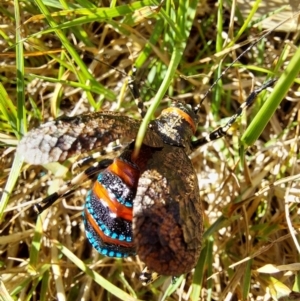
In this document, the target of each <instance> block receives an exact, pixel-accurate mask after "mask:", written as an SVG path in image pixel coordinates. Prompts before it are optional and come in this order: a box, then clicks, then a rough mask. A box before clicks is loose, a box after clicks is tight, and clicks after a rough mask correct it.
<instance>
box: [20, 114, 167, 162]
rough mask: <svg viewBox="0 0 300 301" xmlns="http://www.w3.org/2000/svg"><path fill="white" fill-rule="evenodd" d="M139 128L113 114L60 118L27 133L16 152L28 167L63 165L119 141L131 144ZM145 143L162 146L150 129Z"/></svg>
mask: <svg viewBox="0 0 300 301" xmlns="http://www.w3.org/2000/svg"><path fill="white" fill-rule="evenodd" d="M139 127H140V120H135V119H132V118H130V117H126V116H123V115H121V114H120V113H116V112H96V113H92V114H84V115H79V116H74V117H63V118H59V119H57V120H54V121H51V122H47V123H45V124H42V125H41V126H40V127H38V128H36V129H33V130H31V131H30V132H28V133H27V134H26V135H25V136H24V137H23V139H22V140H21V141H20V143H19V145H18V148H17V152H18V154H19V155H21V156H22V157H23V158H24V160H25V161H26V162H28V163H31V164H45V163H48V162H56V161H64V160H66V159H67V158H69V157H71V156H73V155H77V154H81V153H85V152H88V151H91V150H94V149H97V148H100V147H104V146H106V145H107V144H108V143H110V142H112V141H115V140H116V139H119V138H122V137H124V138H126V139H129V140H131V139H132V140H133V139H135V138H136V135H137V132H138V130H139ZM144 143H145V144H147V145H150V146H152V147H161V146H162V142H161V139H160V137H159V136H158V135H157V134H156V133H155V132H154V131H152V130H151V129H149V130H148V132H147V133H146V136H145V139H144Z"/></svg>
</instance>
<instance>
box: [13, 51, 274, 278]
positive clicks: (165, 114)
mask: <svg viewBox="0 0 300 301" xmlns="http://www.w3.org/2000/svg"><path fill="white" fill-rule="evenodd" d="M246 51H247V50H246ZM274 82H275V80H270V81H268V82H266V83H265V84H264V85H262V86H261V87H259V88H257V89H256V90H254V91H253V92H252V93H251V94H250V95H249V97H248V98H247V99H246V102H245V103H244V104H243V105H242V106H241V107H240V108H239V109H238V111H237V112H236V114H235V115H233V116H232V117H231V118H230V119H229V121H228V122H227V123H226V124H225V125H224V126H221V127H219V128H217V129H216V130H214V131H213V132H211V133H210V134H209V135H208V136H206V137H204V138H200V139H198V140H195V141H192V137H193V136H194V134H195V133H196V129H197V125H198V123H199V117H198V113H199V106H197V107H195V108H192V107H191V106H190V105H187V104H185V103H184V102H181V101H173V103H172V105H171V106H170V107H169V108H167V109H165V110H163V111H162V112H161V115H160V116H159V117H158V118H157V119H155V120H153V121H151V122H150V123H149V126H148V129H147V131H146V134H145V137H144V140H143V144H142V147H141V149H140V151H139V153H138V155H136V154H135V153H134V142H135V138H136V136H137V133H138V130H139V127H140V123H141V121H140V120H135V119H133V118H130V117H127V116H124V115H122V114H120V113H116V112H109V111H107V112H96V113H92V114H84V115H79V116H75V117H62V118H59V119H57V120H55V121H51V122H48V123H45V124H43V125H41V126H40V127H38V128H36V129H33V130H31V131H30V132H29V133H27V135H25V136H24V137H23V139H22V140H21V142H20V143H19V146H18V149H17V152H18V153H19V154H20V155H21V156H22V157H23V158H24V160H25V161H26V162H28V163H31V164H45V163H48V162H55V161H60V162H61V161H64V160H66V159H67V158H69V157H71V156H73V155H78V154H81V153H82V152H88V151H91V150H96V149H99V148H102V147H105V146H107V145H108V144H109V143H111V142H113V141H115V140H117V139H120V138H126V140H128V141H131V142H130V143H129V144H128V146H127V147H126V148H125V149H124V150H123V151H122V153H121V154H120V156H119V157H117V158H115V159H114V160H110V159H105V160H101V161H99V162H96V163H95V164H93V166H92V167H90V168H88V169H87V170H85V171H84V172H83V173H81V174H79V175H78V176H76V177H75V178H74V179H73V180H72V181H70V183H68V184H67V185H66V186H65V187H62V188H61V189H60V190H59V191H58V192H57V193H54V194H52V195H50V196H49V197H47V198H46V199H44V200H43V201H42V202H41V203H40V204H37V205H36V211H37V212H38V213H40V212H42V211H43V210H45V209H46V208H48V207H49V206H51V204H53V203H54V202H55V201H56V200H57V199H58V198H60V197H63V196H66V195H67V194H68V193H69V191H68V190H70V186H72V185H74V184H77V183H79V182H81V181H83V180H85V179H86V178H94V176H95V174H98V175H97V179H96V181H95V182H94V184H93V188H92V189H91V191H90V192H89V193H88V195H87V198H86V203H85V206H84V210H83V220H84V224H85V229H86V235H87V238H88V240H89V241H90V242H91V244H92V245H93V247H94V248H95V249H96V250H97V251H98V252H99V253H101V254H103V255H105V256H109V257H119V258H122V257H127V256H132V255H135V254H137V255H139V257H140V259H141V260H142V261H143V262H144V263H145V264H146V265H147V267H148V269H149V270H150V271H154V272H156V273H159V274H162V275H171V276H179V275H181V274H183V273H186V272H189V271H190V270H191V269H193V268H194V267H195V265H196V263H197V261H198V258H199V255H200V251H201V241H202V232H203V225H202V224H203V222H202V208H201V202H200V197H199V187H198V180H197V175H196V173H195V170H194V168H193V165H192V163H191V160H190V159H189V157H188V156H189V155H190V154H191V153H192V152H193V151H194V150H195V149H196V148H198V147H199V146H201V145H204V144H206V143H207V142H210V141H213V140H216V139H219V138H221V137H223V136H225V135H226V133H227V131H228V130H229V128H230V127H231V125H232V124H233V123H234V122H235V120H236V119H237V118H238V117H239V116H240V115H241V114H242V112H243V111H244V110H245V109H247V108H248V107H249V106H251V104H252V103H253V101H254V100H255V98H256V97H257V95H258V94H259V93H260V92H261V91H262V90H264V89H266V88H267V87H270V86H272V85H273V84H274ZM131 90H132V91H133V95H134V97H135V98H136V99H139V95H138V93H137V92H136V89H135V88H134V87H132V88H131ZM138 107H139V109H140V111H141V112H142V116H143V115H144V113H143V112H144V110H143V106H142V104H141V102H139V105H138Z"/></svg>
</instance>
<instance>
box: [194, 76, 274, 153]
mask: <svg viewBox="0 0 300 301" xmlns="http://www.w3.org/2000/svg"><path fill="white" fill-rule="evenodd" d="M276 81H277V79H271V80H269V81H268V82H266V83H265V84H263V85H262V86H261V87H260V88H258V89H256V90H254V91H253V92H252V93H251V94H250V95H249V96H248V98H247V99H246V101H245V102H244V103H243V104H242V105H241V106H240V107H239V108H238V110H237V112H236V113H235V114H234V115H233V116H232V117H231V118H230V119H229V121H228V122H227V123H226V124H225V125H223V126H220V127H218V128H217V129H216V130H214V131H212V132H211V133H209V134H208V135H207V136H206V137H203V138H200V139H198V140H196V141H192V147H193V148H194V149H195V148H197V147H199V146H201V145H204V144H206V143H208V142H210V141H214V140H217V139H219V138H222V137H224V136H225V135H226V134H227V132H228V130H229V129H230V127H231V126H232V125H233V123H234V122H235V121H236V119H237V118H238V117H240V116H241V115H242V113H243V112H244V111H245V110H247V109H248V108H249V107H250V106H251V105H252V104H253V102H254V100H255V99H256V97H257V96H258V94H259V93H260V92H261V91H263V90H265V89H266V88H268V87H271V86H272V85H273V84H274V83H275V82H276Z"/></svg>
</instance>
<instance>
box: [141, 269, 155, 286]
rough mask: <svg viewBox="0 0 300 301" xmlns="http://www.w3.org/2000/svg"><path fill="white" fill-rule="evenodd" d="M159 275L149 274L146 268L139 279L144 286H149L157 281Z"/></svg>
mask: <svg viewBox="0 0 300 301" xmlns="http://www.w3.org/2000/svg"><path fill="white" fill-rule="evenodd" d="M159 277H160V275H159V274H158V273H156V272H151V271H150V270H149V269H148V267H147V266H146V267H145V268H144V269H143V271H142V272H141V274H140V276H139V279H140V281H141V282H142V284H143V285H144V286H146V285H149V284H151V283H152V282H154V281H155V280H157V279H158V278H159Z"/></svg>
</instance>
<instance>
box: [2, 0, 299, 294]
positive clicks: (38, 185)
mask: <svg viewBox="0 0 300 301" xmlns="http://www.w3.org/2000/svg"><path fill="white" fill-rule="evenodd" d="M191 2H192V1H191ZM51 3H52V5H53V6H52V7H51V6H49V7H48V9H49V10H50V11H51V12H52V13H55V12H60V11H62V12H65V11H66V10H65V9H63V8H57V6H56V5H58V4H59V3H58V2H51ZM135 3H137V2H135ZM150 3H152V2H150ZM36 4H39V5H40V2H39V1H36ZM82 5H85V7H86V8H87V7H88V5H91V2H88V1H84V2H80V1H79V2H78V3H74V7H77V8H79V7H82ZM105 5H107V7H108V3H106V2H105V1H104V3H103V6H105ZM119 5H121V4H119ZM168 5H169V1H166V3H164V4H163V6H162V8H163V10H161V11H160V12H157V13H154V14H153V15H152V18H151V19H143V18H141V16H143V15H141V14H143V13H145V12H146V11H145V10H143V11H140V13H139V14H137V15H135V16H138V17H139V18H141V19H140V20H136V19H135V21H138V24H135V25H134V26H133V25H132V23H130V22H131V21H130V20H129V19H126V18H129V17H130V16H131V15H132V13H129V12H128V13H127V14H125V16H123V15H122V16H119V15H117V16H116V17H115V18H114V19H112V18H111V17H110V16H108V17H107V18H106V19H105V20H103V19H102V20H101V21H98V22H96V20H97V18H95V19H94V18H93V16H94V15H93V11H92V10H91V9H89V10H86V11H85V14H82V13H80V12H79V11H75V12H73V13H72V10H70V11H68V13H65V14H62V13H61V15H60V16H59V17H57V16H56V15H53V17H52V18H53V19H49V18H48V22H50V21H51V20H52V21H53V22H54V24H56V25H66V26H65V27H64V28H61V29H60V32H58V31H49V30H47V29H48V28H49V26H48V24H49V23H48V22H47V21H46V19H45V18H44V17H40V18H38V17H37V16H38V15H39V14H41V10H42V8H41V7H40V8H38V7H37V6H34V5H33V4H32V3H31V2H22V3H20V7H21V9H20V14H19V17H20V23H21V24H22V26H21V27H18V26H16V24H18V19H17V18H15V17H14V16H15V15H18V11H17V9H16V7H17V5H13V3H10V2H7V3H5V5H4V4H3V7H2V17H1V19H2V20H1V21H2V22H1V23H2V29H1V32H2V35H1V41H2V43H1V45H0V47H1V51H2V54H1V57H2V59H1V61H2V63H1V65H0V68H1V83H2V85H3V87H1V91H0V92H1V93H0V94H1V96H0V104H1V107H0V114H1V115H0V141H1V146H2V148H1V157H0V158H1V166H2V169H1V171H0V185H1V186H0V187H1V190H0V191H1V193H2V203H1V209H2V211H1V214H2V215H1V216H2V220H1V237H0V254H1V257H0V258H1V264H2V268H1V291H0V297H1V298H2V299H3V300H9V298H10V297H11V300H15V299H19V300H66V299H68V300H117V299H118V298H119V299H123V300H137V299H139V300H165V299H167V300H277V299H279V298H280V297H284V298H285V299H280V300H295V299H292V297H293V296H296V297H297V294H296V293H293V294H294V295H290V293H291V291H299V277H298V275H299V273H298V271H299V264H298V261H299V245H298V243H297V230H298V225H299V217H298V216H299V212H298V211H299V209H298V203H299V192H300V190H299V189H300V187H299V174H300V169H299V118H300V117H299V102H298V101H297V99H298V98H299V92H298V91H297V89H298V85H297V83H299V80H298V82H296V83H295V84H294V85H293V87H292V88H291V89H290V90H289V92H288V95H287V96H286V97H285V99H283V101H282V103H281V104H280V106H279V107H278V108H277V110H276V113H275V114H274V115H273V117H272V118H271V121H270V122H269V123H268V125H267V127H266V128H265V129H264V130H263V133H262V134H261V135H260V137H259V139H258V140H257V141H256V142H255V144H254V145H253V146H251V147H249V148H247V149H246V150H245V152H243V151H242V150H241V147H240V138H241V136H242V134H243V133H244V131H245V129H246V127H247V125H246V123H247V122H246V118H245V117H243V118H242V120H240V121H239V122H238V123H237V125H236V126H235V127H234V128H233V129H232V130H231V132H230V135H229V136H228V137H226V138H225V139H221V140H219V141H217V142H214V143H210V144H209V145H206V146H204V147H202V148H201V149H199V150H197V151H196V152H195V153H193V155H192V161H193V164H194V166H195V169H196V170H197V172H198V174H199V186H200V192H201V200H202V201H203V208H204V221H205V222H204V223H205V230H206V231H205V234H204V237H203V250H202V253H201V256H200V259H199V263H198V265H197V267H196V269H195V271H191V273H189V274H188V275H184V276H182V277H180V278H178V279H177V280H176V281H174V282H173V283H171V280H170V278H167V277H161V278H160V279H159V280H158V281H156V282H154V283H153V284H151V285H150V286H148V287H143V286H142V285H141V283H140V282H139V280H138V275H139V273H140V271H141V270H142V268H143V264H142V263H141V262H139V260H138V259H137V258H129V259H125V260H115V259H110V258H105V257H102V256H100V255H99V254H97V253H96V252H95V250H93V249H92V248H91V246H90V245H89V243H88V242H87V241H86V238H85V233H84V228H83V224H82V217H81V210H82V204H83V203H84V198H85V194H86V192H87V190H88V189H89V185H90V183H83V184H82V186H81V187H79V188H78V189H77V190H76V191H75V192H74V194H72V195H71V196H70V197H68V198H67V199H66V200H62V201H58V202H57V203H56V204H55V205H54V206H52V207H51V209H49V210H48V211H47V212H46V213H44V214H43V215H42V218H41V219H39V220H38V222H37V223H36V218H35V217H34V215H33V214H32V213H33V212H32V204H33V203H35V202H38V201H40V200H41V199H42V198H44V197H45V196H46V195H48V194H49V193H52V192H54V191H55V190H56V189H57V187H59V186H60V185H61V184H62V183H63V181H65V180H68V179H70V178H71V177H72V174H71V168H70V166H71V162H70V161H69V162H67V163H65V164H64V165H60V164H58V163H56V164H47V165H45V166H29V165H26V164H25V165H23V167H22V172H19V170H20V168H21V166H17V165H18V164H17V163H18V158H15V146H16V145H17V141H18V138H19V137H20V135H21V133H23V131H24V129H25V127H26V126H28V128H29V129H30V128H33V127H35V126H37V125H38V124H40V123H43V122H45V121H47V120H49V119H51V118H54V117H57V116H59V115H61V114H66V115H76V114H81V113H83V112H89V111H93V110H96V109H99V107H100V106H101V109H103V110H116V109H118V110H120V111H121V112H123V113H124V114H127V115H128V116H134V117H136V118H139V117H138V113H137V109H136V106H135V104H134V102H133V101H132V98H131V96H130V93H128V91H127V90H128V89H127V86H126V85H127V83H126V77H125V76H124V73H121V72H119V71H118V70H122V72H125V73H128V72H130V70H131V68H132V66H133V64H135V65H136V66H137V67H138V78H139V79H140V82H141V93H142V97H143V99H144V100H145V102H146V104H151V103H153V97H154V96H155V95H156V91H157V90H158V89H159V87H160V85H161V82H162V80H163V79H164V78H165V77H166V73H167V67H168V65H169V64H170V57H171V53H172V52H173V50H174V47H176V46H177V45H174V41H175V40H176V37H174V34H173V32H172V28H171V26H170V23H169V22H168V21H167V19H166V17H164V18H163V16H164V15H163V12H164V13H165V14H166V15H167V16H168V17H169V18H172V17H174V16H173V15H172V13H173V14H175V12H176V10H175V12H174V11H173V10H172V9H173V7H171V8H170V10H169V11H168V9H167V8H166V7H167V6H168ZM125 7H127V8H130V6H125ZM132 7H133V8H134V6H132ZM175 7H176V5H175ZM230 9H231V7H229V6H228V5H227V4H224V7H223V11H221V9H220V8H218V7H217V5H216V4H214V3H211V2H204V1H202V3H198V5H197V9H196V17H195V20H194V21H193V23H192V26H191V29H190V32H189V33H188V34H187V37H188V39H187V40H186V48H185V51H184V52H183V54H182V56H180V64H179V65H178V67H177V68H176V69H177V72H176V73H175V72H174V74H173V75H172V82H171V85H170V86H168V87H167V88H168V92H167V94H168V95H169V96H171V97H175V98H176V97H180V98H181V99H185V100H186V101H187V102H190V103H192V104H194V105H195V104H196V103H198V102H199V100H200V99H201V97H202V95H203V94H204V93H205V91H206V90H207V89H208V88H209V85H210V84H211V83H212V81H213V79H214V78H216V77H217V74H218V69H217V68H218V66H220V68H221V69H222V70H224V69H225V67H226V66H227V65H228V64H229V63H230V62H232V61H233V59H234V58H235V57H236V56H237V55H239V54H240V53H241V52H242V50H244V49H245V48H246V46H244V45H246V44H247V43H248V42H249V41H253V40H254V39H256V38H257V37H259V36H261V35H262V33H261V32H260V31H259V29H257V28H253V27H251V28H246V29H245V30H244V31H243V32H242V33H241V37H240V39H239V40H238V41H237V42H236V41H235V43H234V44H233V45H231V46H230V47H227V48H226V47H225V45H228V43H230V41H232V40H234V37H236V35H237V33H238V31H239V29H240V28H241V25H243V22H242V17H240V16H241V15H239V14H238V13H236V16H239V17H238V18H235V19H233V16H232V12H231V10H230ZM166 11H167V12H166ZM44 13H45V11H44ZM152 13H153V12H152ZM168 13H169V15H168ZM218 14H219V15H218ZM87 17H90V19H89V20H87V19H86V18H87ZM221 17H222V18H223V20H221V22H220V21H219V22H218V20H220V18H221ZM30 18H33V19H30ZM75 20H76V21H77V23H75ZM254 20H255V17H253V18H252V20H251V21H254ZM25 21H26V22H25ZM68 22H71V25H68ZM72 22H73V23H72ZM157 24H159V26H156V25H157ZM52 25H53V24H52ZM67 25H68V26H67ZM19 30H20V32H18V31H19ZM160 30H161V31H160ZM182 30H183V31H184V29H182ZM153 31H154V32H155V33H156V34H157V37H153V36H151V35H152V33H153ZM218 32H219V33H220V32H222V33H223V38H224V36H225V34H226V35H227V41H225V40H224V39H223V38H221V37H220V35H218ZM19 34H20V37H21V38H22V39H24V40H23V41H22V42H23V46H24V52H25V55H23V56H22V55H21V56H20V54H22V53H21V52H20V49H18V47H16V44H15V40H16V38H17V39H18V35H19ZM60 34H61V35H60ZM63 36H65V37H67V38H68V40H67V41H69V42H70V43H71V45H74V49H76V53H77V56H78V57H74V54H72V53H70V51H69V49H68V48H66V44H65V43H66V41H63ZM150 37H151V38H152V39H153V40H152V44H151V45H150V44H149V43H148V41H149V39H150ZM297 38H298V37H297V35H296V34H293V33H286V32H284V33H283V32H276V31H273V32H272V33H270V34H269V35H268V36H267V37H266V39H264V40H262V41H261V42H259V43H258V44H257V45H256V46H255V47H254V48H253V49H252V50H251V51H249V52H248V53H246V54H245V55H244V56H243V57H242V59H241V64H238V65H237V64H236V66H235V67H234V68H231V69H230V70H228V71H227V72H226V74H225V75H224V77H223V78H222V81H219V84H218V85H217V87H216V89H215V90H214V92H212V93H210V94H209V97H208V98H207V99H206V100H205V101H204V103H203V106H202V109H201V123H200V125H199V134H200V135H205V134H206V133H208V132H209V131H211V130H212V129H214V128H216V127H217V126H218V125H219V124H220V119H221V118H226V117H229V116H231V115H232V114H233V113H234V112H235V110H236V109H237V108H238V106H239V105H240V104H241V103H242V102H243V101H244V100H245V98H246V96H247V95H248V94H249V93H250V91H251V89H253V86H257V85H259V84H261V83H262V82H264V81H265V79H266V77H267V76H268V75H270V77H274V76H276V77H279V76H280V75H281V74H283V73H284V71H285V70H286V67H287V65H288V63H289V61H290V60H291V58H292V57H293V55H294V53H295V52H296V46H295V45H297V41H298V40H297ZM19 40H20V38H19ZM18 45H19V46H20V45H21V46H22V44H21V43H18ZM283 53H284V54H285V55H284V57H281V55H282V54H283ZM221 54H222V55H221ZM224 54H226V55H227V56H226V58H225V59H224V61H223V62H222V65H221V59H222V58H224ZM75 56H76V54H75ZM91 57H96V58H97V60H92V59H91ZM23 58H25V59H24V61H23ZM78 59H81V60H82V62H83V63H84V65H85V66H86V67H87V68H88V69H89V70H90V75H88V74H86V73H85V72H84V71H83V70H82V68H83V66H82V67H80V68H78ZM101 61H104V62H105V64H104V63H102V62H101ZM22 63H24V64H25V69H24V72H23V74H24V77H23V81H22V68H20V64H21V65H22ZM112 66H113V67H114V68H117V69H113V68H112ZM16 70H18V72H17V71H16ZM179 75H182V76H179ZM86 76H90V79H89V81H87V78H86ZM16 78H18V81H16ZM78 83H79V84H78ZM98 83H101V85H103V87H104V88H103V89H106V90H102V87H101V86H99V85H98ZM85 85H86V87H84V86H85ZM270 90H272V89H269V91H270ZM5 91H6V93H7V95H5ZM20 91H21V92H20ZM22 91H23V93H24V94H22ZM99 91H100V92H101V93H99ZM124 91H125V92H124ZM268 93H269V92H268ZM268 93H266V94H265V98H266V97H268ZM103 95H105V96H103ZM168 102H169V100H168V99H164V100H163V101H162V102H161V103H160V108H158V110H157V112H159V111H160V109H161V107H165V106H166V105H168ZM262 102H263V99H259V100H258V101H257V102H256V104H255V105H254V107H253V109H252V113H250V117H249V118H248V120H252V118H253V116H254V115H255V114H256V112H257V111H258V110H259V108H260V106H261V104H262ZM14 110H16V111H14ZM25 111H26V114H25V113H24V112H25ZM24 116H25V118H24ZM13 162H14V165H13ZM72 162H74V160H73V161H72ZM75 172H78V171H75ZM9 177H10V178H9ZM14 178H16V179H15V180H16V183H15V182H14ZM183 181H184V179H183ZM7 193H10V194H9V198H7ZM6 200H7V201H8V203H6ZM101 276H102V277H103V278H101ZM114 285H115V286H116V287H117V288H118V289H119V291H118V290H117V288H116V287H115V286H114ZM6 292H7V295H5V293H6ZM289 295H290V299H288V296H289ZM9 296H10V297H9ZM276 298H277V299H276Z"/></svg>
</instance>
